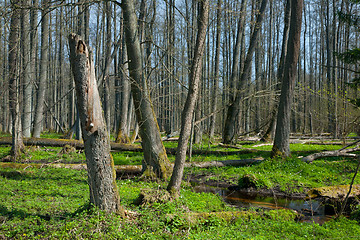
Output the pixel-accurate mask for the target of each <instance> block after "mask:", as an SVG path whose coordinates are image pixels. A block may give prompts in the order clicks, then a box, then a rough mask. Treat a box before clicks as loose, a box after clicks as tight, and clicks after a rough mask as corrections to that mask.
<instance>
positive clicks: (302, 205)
mask: <svg viewBox="0 0 360 240" xmlns="http://www.w3.org/2000/svg"><path fill="white" fill-rule="evenodd" d="M194 191H196V192H211V193H214V194H218V195H220V196H222V198H223V199H224V201H225V202H226V203H227V204H230V205H232V206H236V207H238V208H250V207H257V208H265V209H292V210H295V211H297V212H298V213H300V214H303V215H304V217H302V218H301V220H300V221H302V222H315V223H318V224H323V223H324V222H326V221H328V220H330V219H332V218H333V217H334V215H332V214H327V211H326V208H325V206H323V205H322V204H321V203H320V202H319V201H317V200H314V199H312V200H304V199H289V198H276V197H269V196H261V195H257V194H253V193H251V194H249V193H244V192H241V191H236V190H228V189H227V188H218V187H211V186H208V185H204V184H202V185H198V186H195V187H194Z"/></svg>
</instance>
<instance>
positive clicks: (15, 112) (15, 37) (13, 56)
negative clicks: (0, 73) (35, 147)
mask: <svg viewBox="0 0 360 240" xmlns="http://www.w3.org/2000/svg"><path fill="white" fill-rule="evenodd" d="M18 4H19V1H18V0H15V1H13V2H12V4H11V20H10V21H11V22H10V32H9V53H8V54H9V55H8V64H9V109H10V112H11V117H12V147H11V157H12V160H13V161H16V159H17V158H18V157H19V155H20V153H21V151H22V150H23V148H24V145H23V142H22V131H21V130H22V129H21V117H20V110H19V96H18V95H19V94H18V91H19V72H20V71H19V53H18V52H19V36H20V9H18Z"/></svg>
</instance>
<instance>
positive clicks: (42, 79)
mask: <svg viewBox="0 0 360 240" xmlns="http://www.w3.org/2000/svg"><path fill="white" fill-rule="evenodd" d="M48 8H49V0H43V1H42V11H41V12H42V20H41V49H40V51H41V53H40V54H41V57H40V76H39V82H38V89H37V98H36V107H35V118H34V132H33V137H40V133H41V131H42V128H43V117H44V116H43V115H44V106H45V91H46V80H47V67H48V59H49V12H48Z"/></svg>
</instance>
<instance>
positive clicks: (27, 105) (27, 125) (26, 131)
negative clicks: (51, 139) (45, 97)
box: [21, 0, 32, 137]
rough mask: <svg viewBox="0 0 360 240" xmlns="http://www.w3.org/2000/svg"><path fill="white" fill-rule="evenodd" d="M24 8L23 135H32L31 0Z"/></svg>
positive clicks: (22, 11)
mask: <svg viewBox="0 0 360 240" xmlns="http://www.w3.org/2000/svg"><path fill="white" fill-rule="evenodd" d="M23 6H24V9H22V10H21V13H22V29H21V30H22V33H21V41H22V44H21V46H22V47H21V48H22V52H23V53H22V56H23V61H22V63H23V74H22V80H23V86H24V87H23V89H24V94H23V121H22V128H23V136H24V137H30V135H31V112H32V101H31V100H32V79H31V61H30V51H31V49H30V45H29V42H30V6H31V1H30V0H23Z"/></svg>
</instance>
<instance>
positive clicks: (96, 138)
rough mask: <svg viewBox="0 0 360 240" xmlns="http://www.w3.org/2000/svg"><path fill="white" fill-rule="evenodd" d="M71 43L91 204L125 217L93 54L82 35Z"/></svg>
mask: <svg viewBox="0 0 360 240" xmlns="http://www.w3.org/2000/svg"><path fill="white" fill-rule="evenodd" d="M68 40H69V50H70V57H69V60H70V63H71V70H72V73H73V76H74V82H75V90H76V97H77V104H76V105H77V110H78V113H79V118H80V120H81V121H80V123H81V132H82V137H83V139H84V150H85V156H86V166H87V172H88V184H89V190H90V202H91V203H92V204H94V205H95V206H96V207H98V208H99V209H101V210H104V211H106V212H113V213H119V214H120V215H121V216H125V214H124V209H123V208H122V207H121V205H120V196H119V192H118V186H117V184H116V182H115V178H116V173H115V169H114V160H113V158H112V156H111V153H110V137H109V134H108V132H107V128H106V123H105V121H104V116H103V111H102V107H101V101H100V96H99V92H98V87H97V83H96V77H95V68H94V63H93V60H92V56H91V55H92V54H91V51H90V49H89V47H88V46H87V44H86V43H85V41H84V40H83V39H82V38H81V37H80V36H79V35H76V34H74V33H72V34H70V35H69V38H68Z"/></svg>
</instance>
